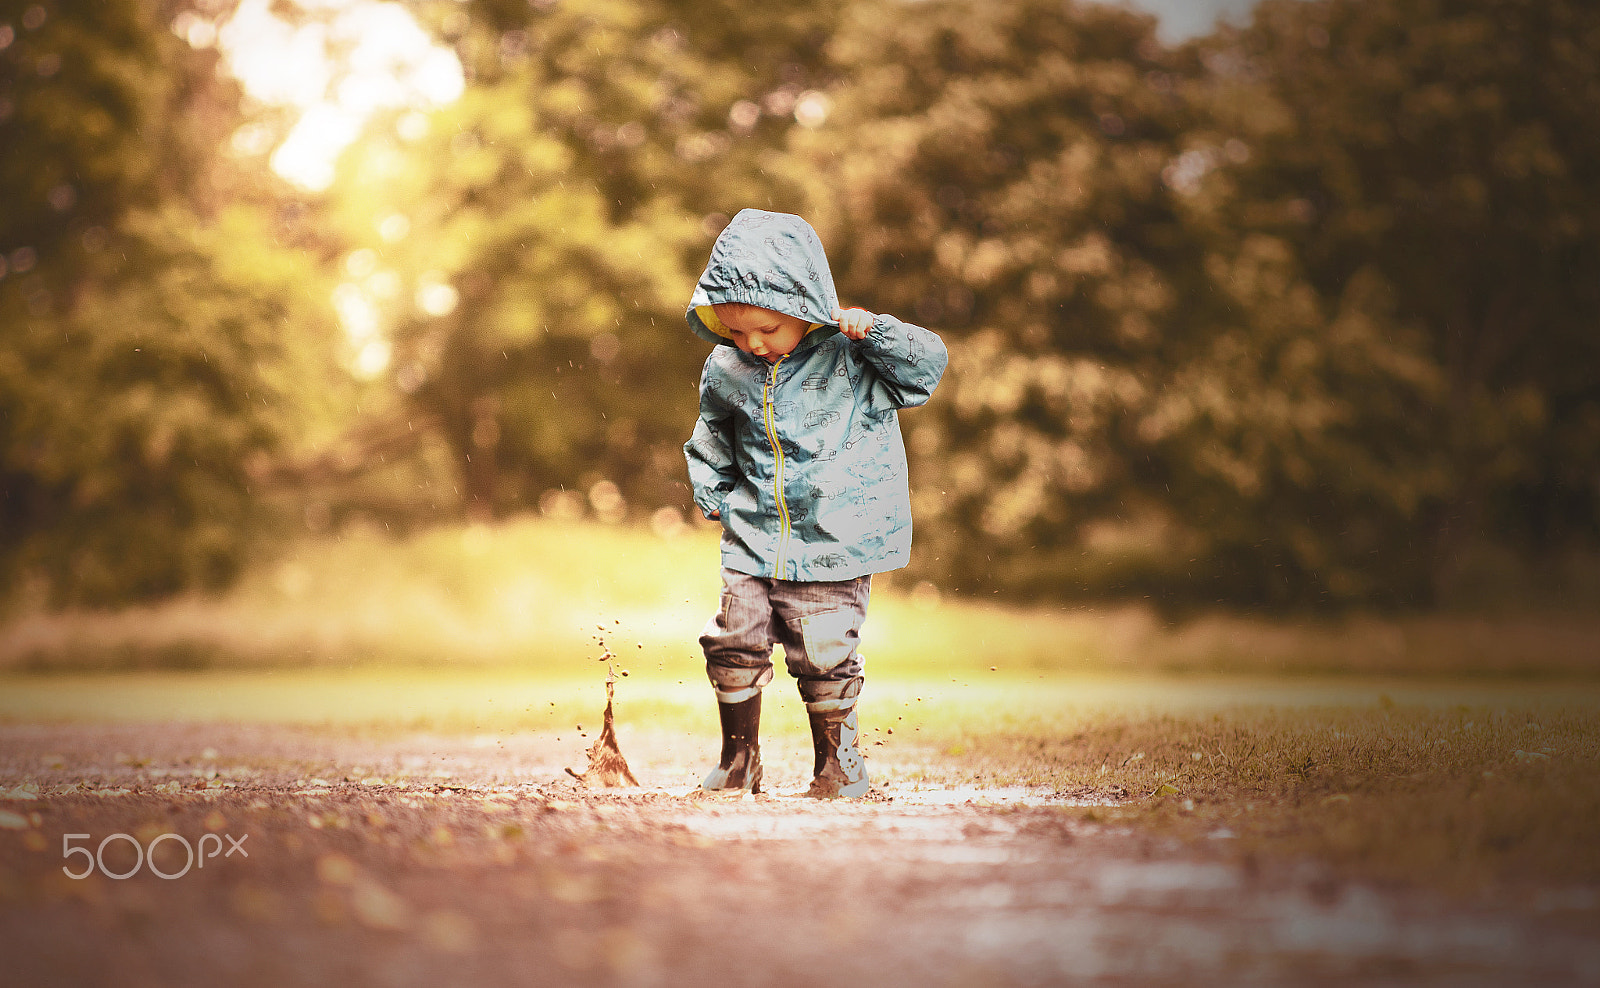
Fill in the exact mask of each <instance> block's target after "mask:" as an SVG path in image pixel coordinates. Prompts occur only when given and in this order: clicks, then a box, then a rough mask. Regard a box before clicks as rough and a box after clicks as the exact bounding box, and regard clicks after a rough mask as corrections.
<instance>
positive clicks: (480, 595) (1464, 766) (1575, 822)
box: [0, 520, 1600, 891]
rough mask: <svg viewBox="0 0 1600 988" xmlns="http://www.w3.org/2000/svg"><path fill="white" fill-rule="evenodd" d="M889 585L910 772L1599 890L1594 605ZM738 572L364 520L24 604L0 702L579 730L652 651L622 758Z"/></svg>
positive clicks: (787, 724)
mask: <svg viewBox="0 0 1600 988" xmlns="http://www.w3.org/2000/svg"><path fill="white" fill-rule="evenodd" d="M897 579H898V575H895V576H891V577H889V578H887V579H880V580H879V581H878V583H877V584H876V586H875V588H874V589H875V593H874V602H873V606H872V611H871V617H870V620H869V622H868V625H867V628H866V630H865V632H864V643H863V652H864V653H865V654H866V655H867V657H868V659H867V665H868V688H867V692H866V694H865V695H864V700H863V708H862V709H863V714H862V716H863V727H864V730H865V731H866V734H867V737H868V738H869V739H871V741H873V742H878V741H881V742H883V744H882V745H878V744H872V745H870V746H869V748H868V751H869V752H870V753H872V754H873V755H874V756H875V762H874V764H875V765H877V766H878V767H879V768H878V769H876V771H881V772H884V773H887V775H886V777H889V778H899V779H904V780H926V781H929V782H937V783H945V784H970V783H979V784H991V785H1006V784H1026V785H1041V786H1049V787H1052V788H1054V789H1057V790H1063V791H1079V790H1092V791H1094V792H1098V793H1108V792H1120V793H1125V794H1126V798H1125V799H1124V800H1123V801H1122V802H1121V803H1120V804H1119V805H1116V806H1113V807H1094V808H1078V809H1072V810H1069V811H1068V812H1072V813H1077V814H1081V815H1083V816H1085V817H1087V818H1091V819H1099V820H1101V821H1108V822H1115V823H1117V824H1118V825H1128V826H1134V827H1138V828H1140V829H1141V830H1143V831H1145V832H1151V833H1164V834H1168V835H1173V836H1177V837H1179V838H1183V839H1190V840H1194V841H1206V842H1208V846H1218V847H1236V848H1238V849H1239V850H1240V852H1241V853H1245V854H1250V855H1261V856H1264V857H1270V858H1275V859H1294V858H1302V857H1303V858H1309V859H1312V860H1316V861H1319V862H1322V863H1323V865H1324V866H1326V867H1329V868H1332V869H1334V870H1335V871H1336V872H1337V873H1338V874H1341V875H1348V876H1352V877H1367V878H1372V879H1378V880H1395V881H1405V882H1415V883H1422V884H1426V885H1430V886H1435V887H1441V888H1450V889H1456V890H1462V891H1473V890H1478V891H1481V890H1484V889H1495V888H1506V887H1509V886H1514V885H1517V884H1518V883H1522V884H1527V883H1532V884H1533V885H1536V886H1539V887H1559V886H1563V885H1574V884H1577V885H1585V884H1587V885H1589V886H1593V885H1595V884H1596V883H1600V841H1596V840H1595V839H1594V834H1595V824H1594V821H1595V820H1597V819H1600V678H1596V677H1595V675H1594V674H1595V673H1596V671H1600V647H1597V644H1596V643H1597V642H1600V619H1597V618H1592V617H1587V616H1567V617H1561V618H1551V617H1548V616H1546V617H1540V616H1529V617H1505V616H1502V617H1498V618H1494V619H1489V618H1483V617H1473V616H1432V617H1413V618H1387V617H1378V616H1371V615H1367V616H1358V617H1351V618H1347V619H1342V620H1338V621H1323V622H1311V621H1287V620H1276V621H1269V620H1266V619H1260V618H1250V617H1242V616H1232V615H1223V614H1216V615H1209V616H1203V617H1200V618H1197V619H1194V620H1192V621H1189V622H1187V623H1185V624H1182V625H1178V626H1173V627H1169V626H1166V625H1163V624H1162V623H1161V622H1160V621H1159V620H1158V619H1157V618H1156V617H1154V616H1153V613H1152V612H1151V611H1149V610H1148V609H1144V608H1138V607H1125V608H1112V609H1105V608H1070V609H1063V608H1034V609H1028V610H1022V609H1016V608H1008V607H1005V606H1002V605H1000V604H997V603H990V602H983V601H971V600H952V599H940V598H939V596H938V594H937V591H935V590H933V588H930V587H927V586H921V587H911V586H907V585H906V584H905V582H904V581H903V580H900V581H899V582H897ZM716 595H717V546H716V538H715V533H714V532H713V531H710V530H708V529H705V528H699V529H691V530H690V531H689V532H688V533H687V534H683V535H679V536H677V537H675V538H663V537H660V536H658V535H655V534H652V533H648V532H643V531H638V530H633V529H627V528H619V527H606V526H599V525H593V524H563V525H556V524H552V523H548V522H544V521H539V520H520V521H515V522H510V523H506V524H504V525H501V526H498V527H495V528H485V527H481V526H467V527H458V528H447V529H439V530H435V531H432V532H429V533H425V534H422V535H419V536H415V537H412V538H409V539H405V540H392V539H389V538H387V537H384V536H382V535H381V534H379V533H376V532H370V531H350V532H346V533H345V534H344V535H342V536H341V537H339V538H330V539H322V540H310V541H307V542H304V543H301V544H299V545H296V546H293V547H291V548H290V549H289V550H288V551H286V553H285V554H284V555H283V556H282V557H281V558H280V559H279V560H278V561H277V562H275V563H274V564H272V565H270V566H265V567H263V568H261V569H259V570H258V571H256V572H253V573H251V574H250V575H249V576H248V577H247V578H246V579H245V580H244V581H243V582H242V583H241V584H240V585H239V586H237V587H236V588H234V589H233V590H232V591H230V592H228V593H226V594H223V595H220V596H215V597H193V598H186V599H182V600H177V601H173V602H169V603H166V604H162V605H158V606H153V607H145V608H133V609H129V610H125V611H118V612H108V613H68V614H49V613H30V614H23V615H20V616H16V617H14V618H13V620H11V621H10V623H8V624H7V625H5V626H4V627H3V628H0V721H6V722H12V723H17V722H38V721H61V720H65V721H88V722H96V721H111V720H135V721H150V722H162V721H180V720H189V721H193V720H200V721H207V720H211V721H256V722H262V723H298V724H313V725H327V726H335V727H337V726H357V727H361V728H363V729H401V730H415V729H423V730H438V731H472V732H489V733H494V732H501V733H504V732H513V731H537V732H548V733H552V734H558V735H564V734H565V733H567V732H569V731H570V732H573V733H576V728H577V725H578V724H581V723H592V724H596V725H597V724H598V720H599V712H600V710H601V709H602V708H603V706H604V686H603V677H604V670H605V666H604V665H601V664H600V663H598V662H596V659H597V658H598V657H599V656H600V655H601V654H602V645H601V643H602V641H603V642H604V645H605V646H606V647H609V648H610V649H611V651H612V652H613V653H614V655H615V656H616V658H615V661H614V662H613V665H614V666H615V667H616V668H618V669H619V670H620V669H627V670H628V671H629V674H630V675H629V677H628V678H627V679H626V680H624V681H623V682H622V683H621V684H619V687H618V697H617V700H618V717H619V725H618V726H619V733H620V734H621V737H622V743H623V748H624V751H627V750H628V749H629V742H630V733H631V732H635V731H640V732H645V731H665V732H678V733H680V734H688V735H691V736H693V737H694V738H695V739H696V741H695V743H697V744H698V743H700V742H702V741H703V742H705V743H706V744H708V745H709V744H710V743H711V742H712V741H713V740H714V737H715V732H716V727H715V723H714V717H713V716H712V715H711V714H710V713H709V707H708V703H709V701H708V690H707V687H706V685H705V682H704V674H703V671H702V667H701V659H700V657H699V655H698V648H697V647H696V644H695V637H696V635H697V634H698V631H699V628H700V626H701V624H702V623H703V622H704V620H705V617H706V615H707V614H709V613H710V611H711V610H712V608H713V607H714V606H715V600H716ZM769 697H770V698H771V699H770V705H769V706H768V708H767V711H766V712H765V716H764V726H763V732H764V736H765V737H770V738H771V739H772V743H773V744H781V745H785V746H788V747H793V748H796V749H797V750H801V749H803V747H804V744H805V731H806V728H805V723H804V714H803V711H801V709H800V706H799V704H798V702H797V701H796V699H795V698H794V696H793V690H792V689H791V688H786V684H784V683H782V681H781V679H780V683H779V684H778V686H777V687H776V688H774V689H773V690H770V691H769ZM890 729H892V730H893V733H892V734H891V733H889V731H890ZM571 740H574V741H575V742H576V741H577V739H576V738H573V739H571ZM581 747H582V745H581V744H578V745H576V746H575V748H574V756H575V760H576V756H577V755H578V753H579V752H581ZM708 750H709V749H708ZM1212 841H1218V842H1220V843H1211V842H1212Z"/></svg>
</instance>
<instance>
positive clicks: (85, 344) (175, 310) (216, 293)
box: [0, 0, 331, 605]
mask: <svg viewBox="0 0 1600 988" xmlns="http://www.w3.org/2000/svg"><path fill="white" fill-rule="evenodd" d="M177 9H178V8H177V7H176V5H173V4H158V3H147V2H142V0H88V2H82V3H71V4H67V3H18V2H15V0H4V2H0V41H3V42H4V44H3V45H0V49H3V50H0V188H3V189H5V190H6V191H5V196H4V206H3V208H0V272H3V274H4V276H3V278H0V584H3V585H4V586H5V587H6V588H7V589H8V590H12V591H15V590H16V588H17V587H18V586H19V585H24V584H25V585H28V586H29V587H31V589H30V590H29V593H31V594H32V595H34V596H38V597H44V598H47V599H51V600H54V601H56V602H71V603H80V604H91V605H93V604H104V603H110V602H115V601H123V600H128V599H138V598H142V597H151V596H157V595H161V594H166V593H171V592H173V591H175V590H178V589H180V588H183V587H186V586H210V585H216V584H219V583H221V582H223V581H225V580H226V579H227V578H228V577H229V576H230V575H231V574H232V573H233V572H234V571H235V570H236V569H237V568H238V566H239V565H240V563H241V561H242V558H243V551H244V546H245V544H246V542H247V540H248V538H249V536H250V533H251V530H252V525H251V523H252V522H253V521H255V520H259V514H260V513H259V512H258V511H257V509H256V502H255V500H254V499H253V498H252V496H251V494H252V491H251V479H250V473H249V468H250V466H251V465H252V463H255V464H259V463H261V462H264V461H263V460H262V459H261V458H263V457H267V456H270V455H272V454H273V453H274V452H275V451H276V450H278V449H279V448H280V446H281V445H282V444H283V443H284V442H285V440H286V438H288V437H289V436H290V435H291V434H292V426H293V423H294V421H295V417H294V416H295V410H296V409H298V408H300V407H302V406H303V405H304V403H305V401H304V397H305V393H304V391H303V390H302V389H303V388H304V387H305V386H307V385H313V387H314V381H315V379H316V375H315V373H314V371H315V369H316V368H317V366H319V365H317V363H316V361H315V354H316V353H317V352H318V350H319V347H320V344H319V342H318V341H319V340H321V339H324V338H327V336H328V335H329V328H330V325H331V322H330V320H329V318H328V317H327V315H326V314H325V306H322V305H321V304H314V302H313V300H312V299H311V298H310V297H309V296H308V295H307V294H306V288H305V286H307V285H308V284H311V283H315V282H316V281H317V280H318V275H317V269H316V266H315V264H314V263H313V262H312V261H310V260H308V259H307V258H306V257H304V256H303V255H302V254H301V253H300V252H298V251H293V250H290V249H288V248H287V246H283V245H280V244H279V243H278V242H277V239H276V238H277V236H278V235H279V233H280V231H279V230H277V229H275V223H274V217H273V214H272V213H271V212H269V211H266V210H264V209H263V208H261V206H262V204H261V203H253V202H251V201H250V200H251V196H250V193H249V190H248V189H246V188H242V187H240V186H238V185H237V184H235V183H233V182H232V181H231V180H230V178H229V177H228V175H227V174H226V173H225V167H226V163H225V162H224V161H222V160H221V159H220V158H219V157H218V149H219V146H220V143H221V138H222V137H223V136H224V135H225V134H226V133H227V128H228V126H229V123H230V121H231V119H232V118H233V115H234V114H235V113H236V106H237V100H238V96H237V93H236V92H234V91H233V89H232V87H231V86H229V85H227V84H225V83H222V82H220V81H219V80H218V78H217V75H216V73H215V55H214V54H213V53H210V52H204V51H196V50H194V49H192V48H191V47H190V46H189V45H188V44H186V43H184V42H183V41H181V40H179V39H178V38H177V37H176V36H175V35H174V34H173V32H172V31H170V30H168V24H169V23H170V21H171V18H172V17H173V15H174V14H175V12H176V11H177ZM308 368H310V369H311V371H312V373H308Z"/></svg>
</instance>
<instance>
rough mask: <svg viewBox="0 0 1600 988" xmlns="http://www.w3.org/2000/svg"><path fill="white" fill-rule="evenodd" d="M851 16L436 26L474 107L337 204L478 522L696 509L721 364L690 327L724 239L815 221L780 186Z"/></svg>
mask: <svg viewBox="0 0 1600 988" xmlns="http://www.w3.org/2000/svg"><path fill="white" fill-rule="evenodd" d="M835 9H836V5H834V4H830V3H811V4H801V5H798V6H797V5H788V6H786V7H776V8H771V9H769V10H751V9H748V8H747V7H745V6H744V5H740V4H734V3H710V4H707V3H688V2H668V0H660V2H649V3H637V2H620V0H600V2H594V3H587V4H582V5H577V4H547V3H535V4H532V5H531V6H530V5H529V4H526V3H522V2H517V3H490V2H479V3H474V4H471V5H469V6H468V7H467V8H466V12H467V14H468V15H470V16H469V17H467V18H464V19H463V18H462V17H461V8H460V7H459V5H456V4H453V3H452V4H444V5H439V6H436V7H429V8H424V9H423V13H424V15H429V14H431V15H432V16H434V21H433V23H434V24H435V25H436V27H437V28H438V30H439V31H440V33H441V34H442V35H443V36H446V37H448V38H450V39H451V40H452V42H453V43H454V45H455V47H456V50H457V52H458V53H459V55H460V57H461V59H462V62H463V64H464V65H465V66H466V67H467V70H468V77H469V79H470V83H469V86H468V90H467V92H466V94H465V95H464V96H463V97H462V98H461V100H460V101H458V102H457V103H456V104H454V105H453V106H451V107H449V108H447V109H444V110H441V111H438V112H437V113H434V114H432V115H431V117H430V118H428V119H426V120H425V121H424V120H423V119H421V118H419V117H417V116H416V115H413V114H400V115H397V116H396V117H394V118H392V119H389V120H386V121H383V122H382V124H381V126H380V127H379V128H378V129H377V130H376V131H375V132H374V133H372V134H370V135H369V137H368V139H367V140H365V141H364V142H363V143H362V144H361V145H360V146H359V147H358V148H357V149H355V150H354V151H353V152H352V154H351V155H349V157H348V158H347V160H346V161H345V162H344V165H343V168H342V172H341V179H340V185H339V186H338V191H339V196H340V203H341V206H340V209H341V215H343V216H344V217H345V225H346V228H347V229H349V230H352V231H353V233H352V244H353V246H355V248H356V250H357V251H358V252H360V251H363V250H365V251H367V252H369V253H367V254H365V255H362V256H363V257H368V258H372V259H375V263H373V264H370V265H365V267H363V271H364V272H365V273H364V275H363V279H361V280H360V283H359V284H357V286H356V288H355V289H354V290H360V291H363V292H364V293H365V295H366V298H367V299H368V303H369V304H372V305H374V306H375V307H376V308H377V310H378V311H380V312H381V313H382V318H383V319H384V320H385V321H386V322H387V323H388V324H389V325H390V326H391V327H392V336H393V346H394V358H393V364H392V371H391V375H392V380H393V382H394V383H395V385H396V386H397V388H398V392H399V397H400V399H401V401H400V404H399V405H398V406H397V407H396V414H397V415H399V416H402V417H405V418H407V419H408V420H413V421H418V420H420V421H426V422H428V423H430V427H431V428H436V429H437V430H438V431H439V434H440V435H442V436H443V438H444V439H445V440H446V442H447V443H448V445H449V448H450V450H451V452H452V459H453V461H454V463H455V465H456V467H457V469H458V470H459V476H460V485H459V486H460V488H461V490H462V493H463V496H464V497H465V499H466V502H467V507H468V510H469V512H471V513H473V514H474V515H477V516H480V517H482V516H490V515H493V514H495V513H497V512H502V511H506V510H512V509H515V508H517V507H519V506H525V505H527V504H529V503H531V502H536V501H537V500H538V499H539V497H540V495H541V493H543V492H545V491H548V490H554V489H558V488H566V489H568V490H569V491H570V490H572V489H574V488H577V489H578V490H580V491H585V492H588V491H591V490H595V485H596V484H601V485H602V487H601V489H600V490H599V491H598V492H597V493H599V494H600V495H601V497H600V499H599V501H598V502H597V503H600V504H601V505H602V506H604V504H605V502H606V494H605V487H604V485H605V484H615V485H617V486H618V488H619V492H618V493H621V494H622V495H624V496H625V497H626V498H627V499H628V500H629V501H631V502H636V503H641V504H644V505H647V506H655V505H661V504H677V505H687V503H688V501H687V497H686V496H685V494H684V493H683V489H682V484H681V479H682V473H683V463H682V455H681V452H680V449H681V445H682V443H683V440H684V437H685V436H686V435H687V433H688V427H689V425H690V424H691V422H692V417H693V414H694V408H695V401H694V390H693V385H694V382H695V381H696V380H697V377H698V368H699V365H700V363H701V362H702V361H703V359H704V357H705V348H704V346H703V345H700V344H697V343H696V342H695V341H694V340H693V339H692V338H690V337H689V335H688V333H687V330H686V329H685V328H684V324H683V308H684V306H685V305H686V304H687V300H688V296H689V291H690V289H691V287H692V286H693V279H694V277H695V276H696V274H697V273H698V270H699V267H700V266H701V265H703V264H704V262H705V255H706V254H707V253H708V251H709V248H710V244H711V241H712V238H713V237H714V236H715V234H716V233H717V232H718V231H719V230H720V226H721V224H722V223H725V222H726V217H727V216H729V215H731V214H732V213H733V212H735V211H737V209H738V208H740V207H742V206H746V205H752V204H754V205H762V206H778V207H779V208H782V207H784V206H787V207H788V208H794V206H795V205H797V204H798V203H799V201H800V199H799V196H798V193H797V192H796V191H795V190H793V188H792V187H790V186H786V185H785V183H783V182H781V181H779V180H777V179H775V178H771V177H767V176H766V175H763V173H762V169H763V168H764V167H766V166H767V165H768V164H769V163H770V162H769V158H770V156H771V155H773V154H775V153H777V151H778V149H780V148H781V138H782V134H783V133H784V132H785V131H786V130H787V129H788V128H789V127H791V126H794V125H795V123H794V115H793V109H794V105H795V102H796V100H797V98H798V97H799V95H800V94H802V93H803V92H805V91H806V89H807V87H808V86H810V85H811V84H812V83H811V81H810V80H811V78H812V76H813V74H814V73H815V71H816V66H817V64H818V63H819V61H820V56H819V54H818V47H819V42H820V40H821V37H822V36H823V32H824V31H825V30H826V28H827V25H828V24H829V21H830V18H831V17H832V16H833V15H834V11H835ZM385 223H387V224H388V226H387V227H385V226H384V224H385ZM367 267H370V269H371V270H370V271H369V270H366V268H367ZM391 279H392V280H391ZM385 284H387V285H390V286H391V287H392V286H393V285H396V284H397V285H398V286H399V287H398V290H389V289H383V290H377V289H375V288H374V286H379V287H380V288H381V286H382V285H385ZM613 497H614V496H613ZM610 503H612V504H613V505H614V504H615V502H614V500H612V501H611V502H610ZM612 510H614V508H613V509H612Z"/></svg>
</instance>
